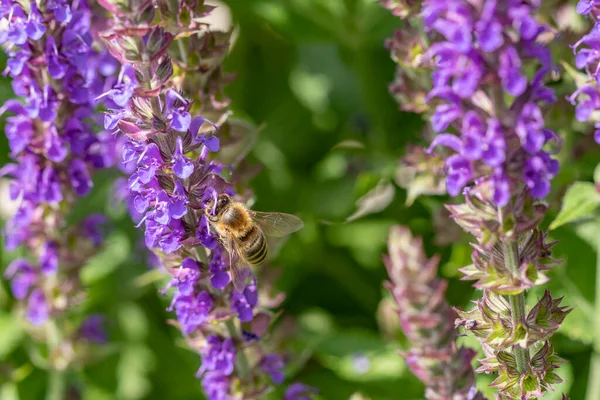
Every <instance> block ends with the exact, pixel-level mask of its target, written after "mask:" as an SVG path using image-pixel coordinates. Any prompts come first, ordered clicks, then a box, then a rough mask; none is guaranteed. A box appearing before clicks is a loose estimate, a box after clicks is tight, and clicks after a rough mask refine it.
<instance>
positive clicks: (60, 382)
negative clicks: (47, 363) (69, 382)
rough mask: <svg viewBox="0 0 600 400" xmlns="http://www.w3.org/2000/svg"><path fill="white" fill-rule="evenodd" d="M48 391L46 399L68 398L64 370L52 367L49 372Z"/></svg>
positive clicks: (60, 399) (61, 399) (58, 399)
mask: <svg viewBox="0 0 600 400" xmlns="http://www.w3.org/2000/svg"><path fill="white" fill-rule="evenodd" d="M48 374H49V376H48V392H47V393H46V400H64V399H65V398H66V389H67V387H66V382H65V373H64V371H59V370H57V369H52V370H50V371H49V372H48Z"/></svg>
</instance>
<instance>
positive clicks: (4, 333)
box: [0, 314, 24, 398]
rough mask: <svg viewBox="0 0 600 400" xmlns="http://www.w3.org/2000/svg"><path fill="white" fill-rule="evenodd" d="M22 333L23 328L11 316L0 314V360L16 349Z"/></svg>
mask: <svg viewBox="0 0 600 400" xmlns="http://www.w3.org/2000/svg"><path fill="white" fill-rule="evenodd" d="M23 333H24V332H23V328H22V327H21V325H20V324H19V321H18V320H17V319H16V318H15V317H14V316H13V315H11V314H0V338H2V340H0V360H5V359H6V357H7V356H8V355H9V354H10V353H12V351H13V350H14V349H15V348H17V346H18V345H19V344H20V343H21V340H22V339H23ZM1 398H4V397H1Z"/></svg>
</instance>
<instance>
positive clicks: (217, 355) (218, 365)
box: [198, 335, 235, 375]
mask: <svg viewBox="0 0 600 400" xmlns="http://www.w3.org/2000/svg"><path fill="white" fill-rule="evenodd" d="M200 354H201V356H202V367H201V368H200V370H199V371H198V374H199V375H201V374H202V373H203V372H204V371H219V372H221V373H222V374H224V375H231V373H232V372H233V369H234V367H235V346H234V345H233V340H232V339H231V338H229V339H222V338H220V337H219V336H216V335H209V336H207V337H206V346H205V347H204V349H202V352H201V353H200Z"/></svg>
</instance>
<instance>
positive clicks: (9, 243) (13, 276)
mask: <svg viewBox="0 0 600 400" xmlns="http://www.w3.org/2000/svg"><path fill="white" fill-rule="evenodd" d="M38 6H39V7H41V9H40V8H38ZM0 13H1V14H2V15H1V17H2V19H3V21H4V22H5V23H6V25H5V26H3V29H2V32H0V43H3V44H5V46H4V48H5V49H6V51H7V55H8V62H7V68H6V70H5V71H4V73H5V74H6V75H8V76H9V77H10V79H11V80H12V87H13V90H14V93H15V95H16V96H17V97H19V100H15V99H12V100H8V101H7V102H6V103H5V104H4V105H3V106H2V107H1V108H0V114H7V116H6V126H5V134H6V136H7V138H8V142H9V147H10V157H11V158H12V163H10V164H8V165H6V166H4V167H3V168H2V169H0V176H7V177H9V178H10V179H11V187H10V195H11V199H12V200H13V201H16V202H17V203H18V208H17V211H16V213H15V215H14V216H12V218H10V219H9V220H8V221H7V223H6V226H5V229H4V236H5V239H6V247H7V249H15V248H17V247H22V248H23V249H24V253H26V254H27V255H28V256H27V259H17V260H15V261H13V262H12V263H11V265H9V266H8V267H7V269H6V271H5V272H4V277H5V278H6V279H9V280H10V281H11V291H12V293H13V295H14V296H15V298H16V299H17V300H19V302H18V307H19V308H21V309H23V314H24V316H25V317H26V319H27V320H28V321H29V323H30V324H31V325H35V326H39V327H44V328H47V329H46V330H44V329H42V330H40V329H39V328H38V329H37V330H36V335H35V336H34V337H36V338H39V337H40V336H39V335H40V332H47V334H48V337H50V335H52V336H53V337H54V341H56V337H58V339H59V342H60V341H63V342H64V343H70V342H73V341H80V340H84V339H83V336H85V334H82V335H79V334H73V333H72V332H73V326H72V325H73V323H72V321H70V322H69V324H66V323H65V318H66V311H67V310H70V309H71V308H74V307H75V306H76V305H77V304H78V303H79V302H80V298H81V296H82V294H83V287H82V284H81V283H80V282H79V278H78V271H79V269H80V268H81V267H83V266H84V265H85V264H87V262H88V260H89V258H91V257H92V256H93V255H94V254H96V253H97V252H98V250H99V249H100V248H101V245H102V242H103V240H104V232H103V229H102V227H101V225H103V224H104V222H105V218H104V217H102V216H98V215H90V216H88V217H87V218H85V219H84V220H83V221H80V222H79V223H77V224H75V225H72V226H69V225H67V215H66V212H67V211H68V210H70V209H71V208H72V206H73V205H74V204H75V202H76V201H77V200H78V198H79V197H83V196H86V195H87V194H88V193H89V192H90V190H91V188H92V186H93V182H92V177H93V175H94V174H95V173H96V172H97V171H98V170H101V169H104V168H108V167H110V166H112V165H113V164H114V162H115V158H114V150H113V147H114V141H113V138H112V136H110V135H106V134H105V132H100V133H96V132H94V130H93V127H94V125H95V122H96V121H95V119H97V118H96V117H97V115H95V109H96V106H97V104H96V102H95V100H94V99H95V97H96V96H97V95H98V88H99V87H101V86H103V85H104V84H105V83H106V82H107V81H110V79H112V78H110V76H109V75H110V74H108V75H106V74H105V75H103V74H102V73H100V71H101V70H102V69H103V68H104V65H105V64H107V63H110V60H109V59H107V58H106V55H105V54H102V53H99V52H98V51H97V50H95V47H94V46H93V43H92V42H93V40H92V36H91V33H90V25H91V19H92V12H91V10H90V9H89V7H88V4H87V3H86V2H85V1H81V0H80V1H71V0H52V1H48V2H42V3H40V2H37V3H36V2H28V1H25V2H23V1H14V0H7V1H4V2H3V3H2V7H0ZM55 21H58V22H59V23H55ZM73 248H77V252H76V253H74V252H73ZM88 328H91V326H87V325H86V324H85V323H84V324H83V325H82V326H81V328H80V329H82V330H83V331H90V332H91V330H90V329H88ZM100 330H101V329H100V328H99V326H98V325H97V324H96V327H95V329H94V330H93V331H94V332H95V334H94V335H95V336H96V339H99V335H100V333H99V332H100ZM43 342H44V343H45V342H46V340H45V338H44V341H43ZM92 342H96V343H99V342H100V341H99V340H92ZM82 349H85V347H84V346H82ZM62 351H63V350H62V348H61V347H57V348H51V349H50V353H51V354H53V356H52V357H50V358H49V360H48V362H49V368H50V369H64V368H65V367H69V366H70V365H69V364H70V362H71V361H72V359H71V358H72V357H71V356H69V355H68V354H61V352H62ZM65 362H66V365H65ZM59 364H60V365H59Z"/></svg>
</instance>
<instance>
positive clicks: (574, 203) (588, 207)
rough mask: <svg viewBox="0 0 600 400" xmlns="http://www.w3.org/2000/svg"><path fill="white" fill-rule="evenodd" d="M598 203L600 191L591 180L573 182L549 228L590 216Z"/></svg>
mask: <svg viewBox="0 0 600 400" xmlns="http://www.w3.org/2000/svg"><path fill="white" fill-rule="evenodd" d="M599 205H600V193H598V190H597V189H596V186H595V185H594V184H593V183H591V182H575V183H574V184H573V185H571V186H570V187H569V189H568V190H567V193H566V194H565V197H564V199H563V205H562V208H561V210H560V212H559V213H558V216H557V217H556V219H555V220H554V221H553V222H552V223H551V224H550V229H556V228H558V227H559V226H561V225H564V224H566V223H569V222H573V221H575V220H578V219H581V218H585V217H588V216H590V214H591V213H593V212H594V211H595V210H596V208H597V207H598V206H599Z"/></svg>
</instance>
